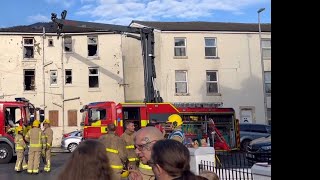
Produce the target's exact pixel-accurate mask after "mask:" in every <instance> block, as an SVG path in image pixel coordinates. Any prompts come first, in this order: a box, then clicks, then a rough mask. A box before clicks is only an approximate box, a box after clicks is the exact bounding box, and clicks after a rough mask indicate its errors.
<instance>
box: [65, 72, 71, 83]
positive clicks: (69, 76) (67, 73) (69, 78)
mask: <svg viewBox="0 0 320 180" xmlns="http://www.w3.org/2000/svg"><path fill="white" fill-rule="evenodd" d="M65 77H66V84H72V70H71V69H66V74H65Z"/></svg>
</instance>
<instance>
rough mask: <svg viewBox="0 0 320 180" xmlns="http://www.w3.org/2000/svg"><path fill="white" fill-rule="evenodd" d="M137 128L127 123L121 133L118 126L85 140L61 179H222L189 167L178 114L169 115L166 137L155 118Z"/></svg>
mask: <svg viewBox="0 0 320 180" xmlns="http://www.w3.org/2000/svg"><path fill="white" fill-rule="evenodd" d="M151 123H152V124H149V125H148V126H147V127H144V128H141V129H139V130H138V131H137V132H135V130H134V124H133V123H132V122H130V121H127V122H126V123H125V128H126V130H125V132H124V133H123V134H122V135H121V137H119V136H117V135H116V134H115V130H116V126H115V125H114V124H109V125H108V132H107V134H105V135H102V136H101V137H100V138H99V139H98V140H84V141H83V142H81V143H80V145H79V146H78V147H77V149H76V150H75V151H74V152H73V153H72V156H71V157H70V159H69V160H68V162H67V163H66V164H65V168H64V169H63V170H62V172H61V173H60V175H59V177H58V180H73V179H77V180H82V179H83V180H85V179H91V180H100V179H101V180H102V179H103V180H117V179H118V180H121V179H129V180H155V179H156V180H206V179H207V180H219V177H218V176H217V175H216V174H215V173H214V172H210V171H204V172H203V173H201V174H200V175H195V174H194V173H193V172H192V171H191V170H190V153H189V150H188V148H187V147H186V146H185V144H184V142H185V135H184V133H183V131H182V130H181V126H182V124H183V121H182V119H181V117H180V116H179V115H177V114H173V115H171V116H169V117H168V120H167V123H168V124H169V126H170V128H172V132H171V133H170V134H169V136H168V137H167V138H165V136H164V134H165V133H164V132H165V130H164V128H163V127H161V125H160V124H159V123H157V122H156V121H153V122H151Z"/></svg>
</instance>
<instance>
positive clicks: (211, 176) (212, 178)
mask: <svg viewBox="0 0 320 180" xmlns="http://www.w3.org/2000/svg"><path fill="white" fill-rule="evenodd" d="M199 176H202V177H205V178H207V179H208V180H219V176H218V175H217V174H216V173H214V172H212V171H202V172H201V173H200V174H199Z"/></svg>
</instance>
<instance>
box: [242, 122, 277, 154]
mask: <svg viewBox="0 0 320 180" xmlns="http://www.w3.org/2000/svg"><path fill="white" fill-rule="evenodd" d="M269 135H271V126H269V125H266V124H252V123H242V124H240V147H241V150H243V151H247V148H248V145H249V143H250V142H251V141H252V140H254V139H257V138H261V137H266V136H269Z"/></svg>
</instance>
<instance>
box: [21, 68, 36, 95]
mask: <svg viewBox="0 0 320 180" xmlns="http://www.w3.org/2000/svg"><path fill="white" fill-rule="evenodd" d="M26 71H33V77H34V84H33V89H30V90H27V89H26V76H31V75H26ZM23 86H24V87H23V91H27V92H32V91H36V70H35V69H23ZM30 87H32V86H31V85H30Z"/></svg>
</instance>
